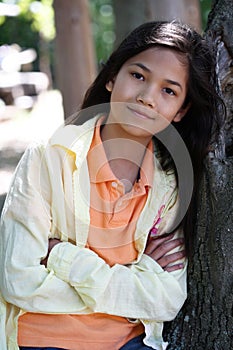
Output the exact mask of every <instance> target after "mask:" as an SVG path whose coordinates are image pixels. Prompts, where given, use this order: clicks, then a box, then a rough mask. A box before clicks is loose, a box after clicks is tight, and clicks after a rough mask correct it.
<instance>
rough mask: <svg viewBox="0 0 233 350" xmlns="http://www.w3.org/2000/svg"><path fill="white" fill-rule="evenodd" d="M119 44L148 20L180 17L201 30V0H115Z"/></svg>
mask: <svg viewBox="0 0 233 350" xmlns="http://www.w3.org/2000/svg"><path fill="white" fill-rule="evenodd" d="M113 8H114V13H115V22H116V42H115V46H117V45H118V44H119V43H120V42H121V41H122V39H124V38H125V37H126V35H128V34H129V32H130V31H131V30H133V29H134V28H136V27H137V26H139V25H140V24H142V23H144V22H146V21H152V20H157V21H158V20H159V21H160V20H173V19H178V20H181V21H182V22H184V23H188V24H190V25H191V26H193V27H194V28H195V29H196V30H198V31H201V15H200V3H199V0H163V1H161V0H143V1H142V0H127V1H124V0H113Z"/></svg>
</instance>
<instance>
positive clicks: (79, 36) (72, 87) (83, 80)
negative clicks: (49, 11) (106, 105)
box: [54, 0, 96, 118]
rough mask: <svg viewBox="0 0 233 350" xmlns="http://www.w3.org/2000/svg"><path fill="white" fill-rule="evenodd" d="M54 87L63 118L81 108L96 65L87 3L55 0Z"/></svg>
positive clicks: (83, 0) (76, 0)
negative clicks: (59, 99) (55, 80)
mask: <svg viewBox="0 0 233 350" xmlns="http://www.w3.org/2000/svg"><path fill="white" fill-rule="evenodd" d="M54 9H55V23H56V32H57V35H56V57H55V62H56V68H57V72H56V73H57V85H58V88H59V89H60V90H61V92H62V95H63V104H64V111H65V117H66V118H67V117H69V116H70V115H71V114H73V113H74V112H75V111H77V110H78V107H79V106H80V104H81V102H82V99H83V95H84V93H85V91H86V89H87V87H88V86H89V85H90V83H91V82H92V81H93V80H94V78H95V75H96V63H95V54H94V45H93V41H92V32H91V24H90V18H89V8H88V0H69V1H64V0H54Z"/></svg>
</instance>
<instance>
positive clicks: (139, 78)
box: [132, 72, 144, 80]
mask: <svg viewBox="0 0 233 350" xmlns="http://www.w3.org/2000/svg"><path fill="white" fill-rule="evenodd" d="M132 76H133V77H134V78H136V79H138V80H144V76H143V75H142V74H140V73H137V72H134V73H132Z"/></svg>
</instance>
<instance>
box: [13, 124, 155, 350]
mask: <svg viewBox="0 0 233 350" xmlns="http://www.w3.org/2000/svg"><path fill="white" fill-rule="evenodd" d="M100 127H101V120H99V121H98V123H97V127H96V128H95V132H94V136H93V140H92V144H91V147H90V150H89V152H88V156H87V161H88V168H89V175H90V184H91V192H90V193H91V198H90V199H91V200H90V203H91V205H90V228H89V235H88V242H87V247H88V248H89V249H92V250H93V251H95V252H96V253H97V254H98V255H99V256H100V257H102V258H103V259H104V260H105V261H106V262H107V263H108V264H109V265H110V266H112V265H114V264H116V263H118V264H129V263H130V262H132V261H134V260H135V259H136V257H137V251H136V249H135V246H134V232H135V227H136V223H137V219H138V217H139V215H140V213H141V211H142V209H143V207H144V205H145V202H146V199H147V194H148V188H149V187H150V186H151V185H152V179H153V171H154V166H153V154H152V150H153V144H152V142H151V143H150V144H149V146H148V147H147V150H146V152H145V156H144V159H143V163H142V165H141V169H140V178H139V181H137V182H136V183H135V184H134V185H133V187H132V190H131V191H130V192H128V193H125V191H124V185H123V183H122V182H121V181H120V180H119V179H117V178H116V176H115V175H114V174H113V172H112V170H111V168H110V166H109V164H108V161H107V158H106V154H105V151H104V147H103V144H102V140H101V137H100ZM129 293H130V286H129ZM143 332H144V327H143V325H142V324H141V323H131V322H129V321H128V320H127V319H126V318H123V317H118V316H111V315H107V314H100V313H94V314H89V315H50V314H36V313H26V314H24V315H22V316H21V317H20V318H19V332H18V343H19V345H20V346H37V347H59V348H64V349H70V350H77V349H81V350H89V349H90V348H92V349H95V350H109V349H119V348H120V347H121V346H123V345H124V344H125V343H126V342H127V341H129V340H130V339H132V338H134V337H136V336H137V335H139V334H142V333H143Z"/></svg>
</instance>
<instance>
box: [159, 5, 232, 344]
mask: <svg viewBox="0 0 233 350" xmlns="http://www.w3.org/2000/svg"><path fill="white" fill-rule="evenodd" d="M213 5H214V6H213V10H212V12H211V13H210V15H209V23H208V30H207V32H206V37H207V39H209V40H211V41H213V44H214V47H215V51H216V70H217V73H218V82H219V86H217V88H218V90H219V91H220V92H221V93H222V96H223V99H224V101H225V103H226V107H227V117H226V119H225V120H223V125H222V128H221V130H220V132H219V135H218V142H217V144H216V145H213V146H214V147H213V146H212V151H211V152H210V154H209V155H208V157H207V159H206V162H205V176H204V179H203V183H202V186H201V188H200V199H199V205H198V208H199V210H198V217H197V225H196V235H195V241H194V252H193V255H192V257H191V258H190V262H189V270H188V299H187V302H186V303H185V305H184V307H183V309H182V310H181V312H180V313H179V315H178V317H177V318H176V319H175V320H174V321H173V322H171V323H168V324H167V325H166V329H165V332H164V334H165V338H166V339H167V340H168V341H169V342H170V345H169V347H168V349H172V350H181V349H182V350H184V349H185V350H187V349H191V350H231V349H233V293H232V290H233V254H232V250H233V215H232V214H233V203H232V198H233V153H232V146H233V142H232V140H233V137H232V135H233V101H232V95H233V71H232V60H233V50H232V48H233V28H232V18H233V2H229V1H226V0H216V1H214V4H213Z"/></svg>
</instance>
